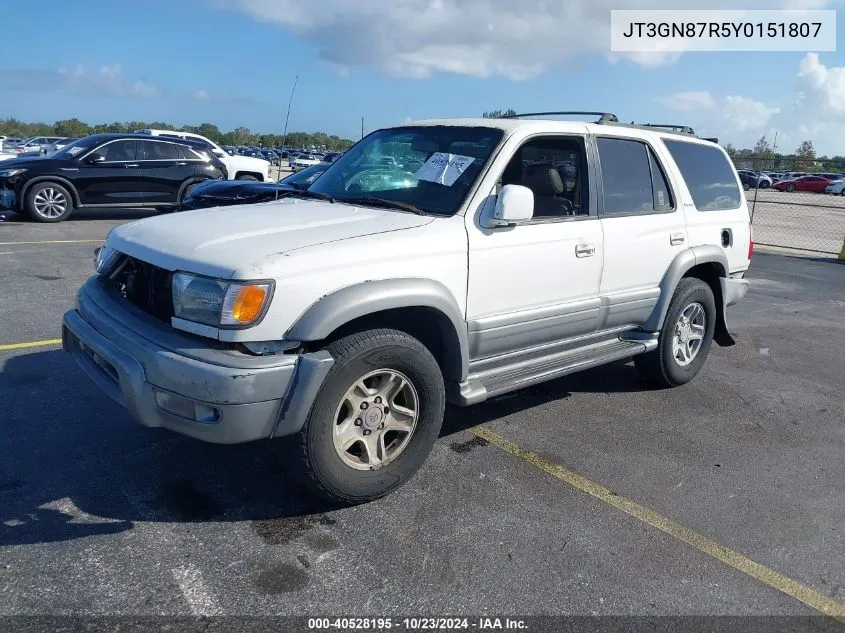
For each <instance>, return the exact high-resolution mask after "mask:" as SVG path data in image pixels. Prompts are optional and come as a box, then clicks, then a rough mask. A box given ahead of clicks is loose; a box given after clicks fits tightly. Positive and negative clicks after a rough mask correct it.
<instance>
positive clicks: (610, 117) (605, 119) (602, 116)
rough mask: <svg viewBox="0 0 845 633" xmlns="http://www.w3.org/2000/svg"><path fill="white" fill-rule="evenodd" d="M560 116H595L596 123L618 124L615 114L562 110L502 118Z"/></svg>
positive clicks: (525, 113) (510, 115)
mask: <svg viewBox="0 0 845 633" xmlns="http://www.w3.org/2000/svg"><path fill="white" fill-rule="evenodd" d="M551 115H555V116H560V115H577V116H597V117H599V120H598V121H596V123H618V122H619V118H618V117H617V116H616V115H615V114H611V113H610V112H590V111H582V110H563V111H560V112H524V113H521V114H509V115H507V116H503V117H502V118H503V119H519V118H522V117H529V116H551Z"/></svg>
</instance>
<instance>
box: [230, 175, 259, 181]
mask: <svg viewBox="0 0 845 633" xmlns="http://www.w3.org/2000/svg"><path fill="white" fill-rule="evenodd" d="M235 180H254V181H255V182H258V178H256V177H255V176H252V175H250V174H238V177H237V178H235Z"/></svg>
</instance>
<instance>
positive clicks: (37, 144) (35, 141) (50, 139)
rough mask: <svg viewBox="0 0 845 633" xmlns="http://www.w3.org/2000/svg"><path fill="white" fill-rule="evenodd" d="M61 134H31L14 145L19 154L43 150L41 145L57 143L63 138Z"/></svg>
mask: <svg viewBox="0 0 845 633" xmlns="http://www.w3.org/2000/svg"><path fill="white" fill-rule="evenodd" d="M62 138H63V137H61V136H30V137H29V138H26V139H24V140H23V141H21V142H20V143H18V144H17V145H15V146H14V148H10V149H14V151H15V152H17V153H18V154H24V153H31V152H38V153H40V152H41V147H42V146H43V145H47V144H49V143H55V142H56V141H60V140H62Z"/></svg>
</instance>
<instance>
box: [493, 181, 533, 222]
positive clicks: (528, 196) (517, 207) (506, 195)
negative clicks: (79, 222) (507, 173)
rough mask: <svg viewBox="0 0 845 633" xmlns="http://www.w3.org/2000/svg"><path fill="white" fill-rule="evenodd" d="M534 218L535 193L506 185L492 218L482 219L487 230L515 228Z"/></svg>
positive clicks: (500, 192)
mask: <svg viewBox="0 0 845 633" xmlns="http://www.w3.org/2000/svg"><path fill="white" fill-rule="evenodd" d="M532 217H534V192H533V191H531V190H530V189H529V188H528V187H523V186H522V185H505V186H504V187H502V189H501V190H500V191H499V195H498V196H496V206H495V207H494V208H493V214H492V217H490V216H488V217H484V216H482V218H481V224H482V226H484V227H485V228H489V229H492V228H495V227H498V226H514V225H516V223H517V222H524V221H525V220H530V219H531V218H532Z"/></svg>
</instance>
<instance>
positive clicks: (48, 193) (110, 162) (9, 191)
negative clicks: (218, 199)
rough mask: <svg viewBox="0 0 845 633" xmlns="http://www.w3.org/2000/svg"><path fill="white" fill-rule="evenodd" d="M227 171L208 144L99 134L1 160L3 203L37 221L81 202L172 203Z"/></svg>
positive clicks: (62, 215)
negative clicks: (43, 152)
mask: <svg viewBox="0 0 845 633" xmlns="http://www.w3.org/2000/svg"><path fill="white" fill-rule="evenodd" d="M225 177H226V166H225V165H224V164H223V162H222V161H220V159H218V158H217V157H216V156H214V154H212V153H211V152H210V151H208V149H207V146H206V145H205V144H203V143H198V142H195V141H192V140H190V139H167V138H150V137H146V138H145V137H142V136H140V135H138V134H95V135H92V136H86V137H85V138H81V139H79V140H78V141H74V142H73V143H70V144H69V145H66V146H65V147H64V148H62V149H60V150H59V151H57V152H55V153H53V154H50V155H49V156H39V157H37V158H30V159H17V160H11V161H7V162H4V163H2V165H0V208H4V209H9V210H12V211H16V212H18V213H23V214H24V215H26V216H28V217H29V218H31V219H33V220H35V221H37V222H61V221H62V220H66V219H67V218H68V217H70V215H71V213H72V212H73V210H74V209H79V208H95V207H126V206H132V207H140V206H143V207H152V208H156V209H166V208H174V207H177V206H178V204H179V203H180V202H181V201H182V200H183V199H184V198H185V197H186V196H188V195H189V194H190V193H191V189H192V188H193V187H195V186H196V185H198V184H199V183H201V182H203V181H205V180H216V179H218V178H225Z"/></svg>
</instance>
